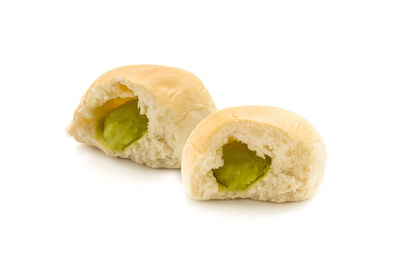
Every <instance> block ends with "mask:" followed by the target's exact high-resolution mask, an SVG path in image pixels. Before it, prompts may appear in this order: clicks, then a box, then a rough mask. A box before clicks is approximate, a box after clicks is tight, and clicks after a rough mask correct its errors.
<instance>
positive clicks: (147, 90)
mask: <svg viewBox="0 0 400 267" xmlns="http://www.w3.org/2000/svg"><path fill="white" fill-rule="evenodd" d="M214 111H216V107H215V104H214V102H213V100H212V99H211V96H210V94H209V93H208V91H207V89H206V88H205V87H204V85H203V83H202V82H201V80H200V79H199V78H198V77H196V76H195V75H193V74H191V73H189V72H187V71H184V70H181V69H177V68H171V67H164V66H156V65H134V66H125V67H120V68H116V69H114V70H111V71H109V72H107V73H105V74H103V75H101V76H100V77H99V78H98V79H97V80H96V81H95V82H94V83H93V84H92V85H91V86H90V88H89V89H88V91H87V92H86V94H85V95H84V96H83V98H82V100H81V103H80V104H79V106H78V108H77V109H76V111H75V113H74V117H73V120H72V122H71V124H70V126H69V127H68V129H67V132H68V133H69V134H70V135H72V136H73V137H75V139H76V140H77V141H79V142H82V143H86V144H88V145H91V146H95V147H98V148H99V149H101V150H103V151H104V152H105V153H106V154H107V155H109V156H113V157H121V158H130V159H132V160H133V161H136V162H137V163H140V164H144V165H148V166H150V167H153V168H159V167H165V168H179V167H180V165H181V153H182V149H183V145H184V144H185V141H186V139H187V137H188V135H189V133H190V132H191V131H192V129H193V128H194V127H195V126H196V124H197V123H198V122H199V121H200V120H202V119H203V118H204V117H205V116H207V115H209V114H210V113H212V112H214Z"/></svg>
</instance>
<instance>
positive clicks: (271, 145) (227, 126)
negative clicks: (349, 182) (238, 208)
mask: <svg viewBox="0 0 400 267" xmlns="http://www.w3.org/2000/svg"><path fill="white" fill-rule="evenodd" d="M325 160H326V150H325V145H324V143H323V141H322V139H321V136H320V135H319V134H318V132H317V131H316V129H315V128H314V127H313V126H312V125H311V124H310V123H309V122H308V121H306V120H305V119H304V118H302V117H300V116H299V115H297V114H295V113H292V112H289V111H286V110H283V109H279V108H275V107H268V106H241V107H233V108H227V109H224V110H220V111H218V112H216V113H213V114H211V115H209V116H208V117H206V118H205V119H204V120H202V121H201V122H200V123H199V124H198V125H197V126H196V128H195V129H194V130H193V131H192V133H191V134H190V136H189V138H188V140H187V142H186V144H185V147H184V149H183V154H182V177H183V182H184V185H185V188H186V191H187V193H188V195H189V196H191V197H192V198H194V199H199V200H208V199H234V198H250V199H254V200H260V201H270V202H286V201H298V200H304V199H308V198H311V197H312V196H314V195H315V193H316V192H317V189H318V187H319V185H320V183H321V180H322V177H323V173H324V167H325Z"/></svg>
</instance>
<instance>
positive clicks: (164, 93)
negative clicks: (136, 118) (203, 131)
mask: <svg viewBox="0 0 400 267" xmlns="http://www.w3.org/2000/svg"><path fill="white" fill-rule="evenodd" d="M116 78H124V79H126V80H128V81H132V82H134V83H135V84H137V85H139V86H141V87H143V88H146V89H147V90H149V91H150V92H151V93H152V95H153V96H154V97H155V99H156V100H157V101H158V102H159V103H160V104H161V105H164V106H167V107H169V108H170V109H171V110H172V112H174V113H175V115H177V119H178V120H181V119H183V118H184V116H185V115H187V111H188V110H198V109H202V108H203V107H204V103H211V105H212V106H215V105H214V103H213V101H212V99H211V96H210V94H209V93H208V91H207V90H206V88H205V87H204V85H203V83H202V81H201V80H200V78H198V77H197V76H196V75H194V74H192V73H190V72H188V71H186V70H182V69H179V68H174V67H166V66H159V65H129V66H123V67H119V68H115V69H113V70H110V71H108V72H106V73H104V74H103V75H101V76H100V77H99V78H97V79H96V80H95V81H94V82H93V83H92V85H91V86H90V87H89V90H88V92H90V90H91V89H92V88H94V87H100V86H104V85H106V84H107V83H108V82H109V81H110V80H112V79H116ZM88 92H87V93H86V94H85V97H84V98H86V97H87V95H88ZM198 100H201V101H198Z"/></svg>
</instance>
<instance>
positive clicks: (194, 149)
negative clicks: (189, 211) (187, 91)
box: [182, 106, 326, 202]
mask: <svg viewBox="0 0 400 267" xmlns="http://www.w3.org/2000/svg"><path fill="white" fill-rule="evenodd" d="M236 122H251V123H257V124H258V125H261V126H262V127H269V128H273V129H277V130H279V131H281V132H283V133H285V134H286V135H287V136H288V137H289V138H290V139H292V140H295V141H296V142H299V143H301V144H302V145H304V147H306V148H307V149H308V150H309V151H311V152H310V155H312V156H311V157H312V158H311V159H310V166H309V167H310V169H311V170H312V171H313V173H311V174H310V175H311V176H313V177H312V179H314V180H315V181H313V183H314V184H313V188H311V189H310V190H308V191H307V193H306V194H305V195H304V196H302V197H294V198H291V197H287V198H282V199H279V198H276V199H263V197H262V196H258V195H253V196H251V197H250V198H253V199H257V200H267V201H272V202H285V201H296V200H302V199H307V198H310V197H312V196H313V195H314V194H315V193H316V191H317V188H318V186H319V184H320V182H321V180H322V176H323V172H324V166H325V161H326V148H325V144H324V142H323V140H322V138H321V136H320V135H319V133H318V132H317V130H316V129H315V128H314V127H313V126H312V125H311V124H310V123H309V122H308V121H307V120H306V119H304V118H303V117H301V116H300V115H297V114H295V113H293V112H290V111H287V110H283V109H280V108H276V107H271V106H238V107H231V108H226V109H223V110H220V111H218V112H215V113H213V114H211V115H209V116H208V117H206V118H205V119H203V120H202V121H201V122H200V123H199V124H198V125H197V126H196V128H195V129H194V130H193V131H192V133H191V134H190V136H189V138H188V139H187V142H186V144H185V147H184V149H183V153H182V177H183V181H184V184H185V187H186V191H187V192H188V194H189V196H191V197H193V198H196V199H203V200H205V199H211V198H223V197H219V196H218V194H214V195H213V196H212V197H210V196H209V195H207V194H200V193H199V192H198V189H196V188H193V186H192V182H193V179H197V178H194V173H193V171H194V168H195V166H196V165H197V164H198V163H199V162H200V161H201V160H204V158H205V157H207V153H208V152H209V149H210V147H212V146H213V143H215V140H214V139H215V138H216V137H215V136H216V135H217V134H218V132H219V131H220V129H221V128H222V127H229V125H233V124H234V123H236ZM244 195H245V194H240V193H239V194H236V195H235V197H229V198H236V197H238V198H242V197H243V196H244Z"/></svg>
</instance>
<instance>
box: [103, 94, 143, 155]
mask: <svg viewBox="0 0 400 267" xmlns="http://www.w3.org/2000/svg"><path fill="white" fill-rule="evenodd" d="M148 121H149V120H148V119H147V117H146V115H141V114H140V113H139V108H138V100H137V99H134V100H131V101H128V102H126V103H125V104H123V105H121V106H119V107H117V108H116V109H114V110H113V111H111V112H110V113H109V114H108V115H107V116H106V118H105V120H104V131H103V137H104V140H105V141H106V143H107V145H108V147H109V148H111V149H114V150H123V149H124V148H125V147H127V146H128V145H129V144H131V143H132V142H134V141H136V140H138V139H139V138H140V137H142V136H143V135H144V134H145V132H146V130H147V123H148Z"/></svg>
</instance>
